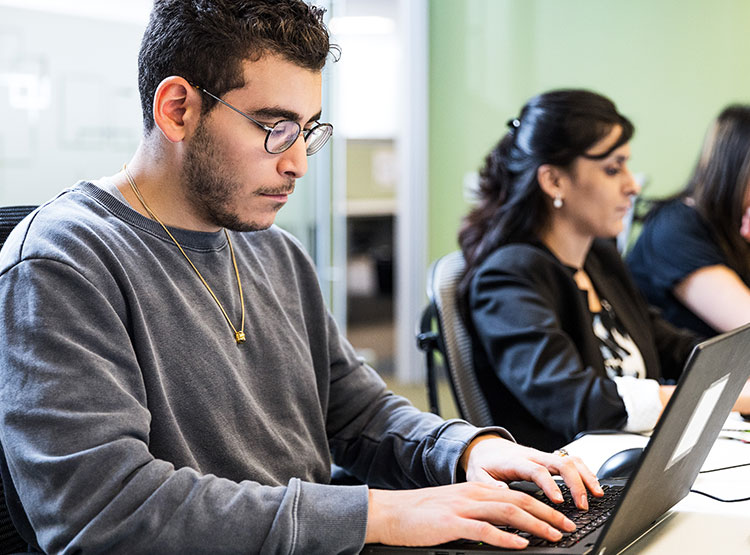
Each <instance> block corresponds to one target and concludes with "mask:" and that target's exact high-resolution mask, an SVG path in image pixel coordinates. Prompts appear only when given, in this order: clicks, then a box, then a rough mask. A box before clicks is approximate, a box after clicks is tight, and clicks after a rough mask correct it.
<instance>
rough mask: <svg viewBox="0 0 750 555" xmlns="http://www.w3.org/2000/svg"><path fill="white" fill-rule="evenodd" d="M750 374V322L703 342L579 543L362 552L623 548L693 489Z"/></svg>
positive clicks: (468, 554) (465, 554)
mask: <svg viewBox="0 0 750 555" xmlns="http://www.w3.org/2000/svg"><path fill="white" fill-rule="evenodd" d="M748 376H750V324H748V325H745V326H742V327H740V328H737V329H735V330H732V331H730V332H727V333H724V334H722V335H718V336H716V337H713V338H711V339H709V340H707V341H704V342H702V343H700V344H698V345H696V347H695V348H694V349H693V352H692V353H691V355H690V357H689V359H688V361H687V363H686V365H685V370H684V371H683V374H682V376H681V378H680V381H679V383H678V385H677V388H676V389H675V392H674V394H673V395H672V398H671V400H670V401H669V403H668V405H667V406H666V408H665V409H664V412H663V414H662V417H661V418H660V419H659V422H658V424H657V426H656V428H655V430H654V432H653V434H652V435H651V439H650V440H649V442H648V445H647V446H646V448H645V449H644V451H643V454H642V455H641V457H640V460H639V462H638V466H637V467H636V469H635V470H634V471H633V472H632V474H631V476H630V478H629V479H610V480H600V483H601V484H602V487H603V488H604V489H605V490H606V489H611V490H612V491H616V490H619V491H618V493H619V495H618V497H617V499H616V500H614V501H613V502H612V503H613V504H612V505H611V507H610V508H609V509H608V510H607V511H606V512H607V513H608V514H607V515H605V518H604V519H603V524H601V525H600V526H599V527H598V528H596V529H595V530H593V531H592V532H590V533H588V534H587V535H585V536H583V537H582V538H581V539H580V540H578V541H577V543H575V544H573V545H567V546H566V545H565V544H567V543H569V542H565V541H561V542H559V543H558V544H553V545H547V546H537V547H533V546H532V545H529V547H527V548H526V549H524V550H521V551H518V550H508V549H502V548H498V547H494V546H489V545H486V544H479V543H477V542H469V541H457V542H451V543H447V544H443V545H440V546H434V547H394V546H385V545H379V544H370V545H366V546H365V548H364V550H363V551H362V553H363V554H373V555H374V554H379V555H382V554H404V555H407V554H411V555H473V554H482V555H488V554H492V553H523V554H525V555H529V554H535V555H536V554H547V555H551V554H558V553H559V554H569V553H572V554H577V555H586V554H592V555H605V553H606V555H613V554H615V553H619V552H621V551H623V550H625V549H626V548H628V547H629V546H630V545H632V544H633V543H634V542H635V541H637V540H638V539H640V538H641V537H643V536H644V535H645V534H647V533H648V532H649V531H651V530H652V529H653V528H655V527H656V526H657V525H659V524H660V523H661V522H663V521H664V520H666V519H667V518H669V516H670V514H671V513H670V509H671V508H672V507H673V506H674V505H675V504H676V503H677V502H678V501H680V500H681V499H682V498H684V497H685V496H686V495H687V494H688V492H689V491H690V488H691V487H692V485H693V482H694V481H695V478H696V477H697V476H698V472H699V471H700V469H701V466H703V463H704V461H705V460H706V457H707V456H708V453H709V451H710V450H711V447H712V446H713V444H714V441H715V440H716V438H717V436H718V435H719V432H721V428H722V425H723V424H724V422H725V421H726V419H727V417H728V416H729V413H730V412H731V410H732V406H733V405H734V403H735V401H736V400H737V397H738V396H739V394H740V392H741V390H742V387H743V386H744V384H745V382H746V380H747V379H748ZM590 499H591V500H594V499H595V498H593V497H590ZM590 504H591V505H592V507H593V505H594V504H595V501H591V503H590ZM579 528H581V525H580V524H579ZM532 538H533V536H532ZM564 539H565V538H564ZM544 543H545V544H549V542H544Z"/></svg>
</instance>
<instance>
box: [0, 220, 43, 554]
mask: <svg viewBox="0 0 750 555" xmlns="http://www.w3.org/2000/svg"><path fill="white" fill-rule="evenodd" d="M35 208H36V206H2V207H0V248H2V246H3V245H4V244H5V240H6V239H7V238H8V235H10V232H11V231H12V230H13V228H14V227H16V225H17V224H18V223H19V222H20V221H21V220H22V219H24V217H26V215H27V214H29V213H30V212H31V211H32V210H34V209H35ZM0 471H1V472H0V474H2V480H0V555H7V554H9V553H25V552H28V551H29V544H28V543H27V542H26V540H24V539H23V538H22V537H21V535H20V534H19V533H18V530H17V529H16V526H15V524H14V522H13V520H12V519H11V516H10V511H9V510H8V503H7V501H6V498H5V490H6V487H5V484H6V483H10V482H9V480H10V476H9V474H8V468H7V465H6V463H5V456H4V453H3V451H2V448H1V447H0Z"/></svg>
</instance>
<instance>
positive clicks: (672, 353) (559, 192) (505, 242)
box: [459, 90, 698, 449]
mask: <svg viewBox="0 0 750 555" xmlns="http://www.w3.org/2000/svg"><path fill="white" fill-rule="evenodd" d="M508 126H509V130H508V132H507V133H506V134H505V136H504V137H503V138H502V139H501V140H500V142H499V143H498V144H497V146H496V147H495V148H494V149H493V150H492V152H490V154H489V155H488V156H487V158H486V161H485V166H484V168H483V169H482V171H481V176H480V177H481V179H480V191H479V202H478V204H477V206H476V207H475V208H474V209H473V210H472V211H471V212H470V213H469V214H468V216H467V217H466V219H465V221H464V225H463V227H462V229H461V232H460V234H459V242H460V245H461V249H462V251H463V254H464V258H465V260H466V270H465V274H464V276H463V279H462V281H461V282H460V284H459V303H460V306H461V308H462V311H463V315H464V318H465V320H466V322H467V325H468V327H469V330H470V333H471V335H472V339H473V346H474V357H475V365H476V371H477V375H478V379H479V381H480V383H481V384H482V388H483V391H484V393H485V395H486V397H487V399H488V401H489V404H490V406H491V410H492V412H493V416H494V418H495V420H496V421H497V422H503V423H505V424H506V425H507V426H508V427H509V429H510V430H512V431H513V434H514V435H515V436H516V438H517V439H518V441H520V442H522V443H526V444H530V445H534V446H536V447H541V448H545V449H554V448H557V447H560V446H561V445H563V444H565V443H567V442H569V441H570V440H571V439H572V438H573V437H574V436H575V435H576V434H577V433H578V432H581V431H583V430H594V429H605V428H606V429H611V428H615V429H622V430H628V431H645V430H649V429H651V428H652V427H653V426H654V424H655V423H656V421H657V419H658V418H659V415H660V414H661V411H662V409H663V407H664V405H665V404H666V401H667V400H668V398H669V396H670V395H671V392H672V389H673V386H669V385H664V384H665V381H666V380H670V379H676V378H677V377H678V376H679V373H680V371H681V370H682V367H683V364H684V362H685V360H686V359H687V357H688V355H689V353H690V350H691V349H692V347H693V345H694V344H695V343H696V341H697V339H698V338H697V336H695V335H693V334H692V333H688V332H685V331H681V330H678V329H676V328H674V327H673V326H671V325H670V324H668V323H667V322H665V321H663V320H661V319H660V318H659V317H657V316H656V315H655V313H653V312H652V311H650V310H649V308H648V306H647V305H646V303H645V301H644V300H643V299H642V297H641V296H640V293H639V292H638V290H637V288H636V286H635V284H634V283H633V281H632V279H631V277H630V275H629V273H628V271H627V268H626V267H625V265H624V263H623V261H622V260H621V257H620V254H619V252H618V251H617V249H616V247H615V242H614V240H613V238H614V237H615V236H616V235H617V234H618V233H619V232H620V231H621V230H622V228H623V221H622V220H623V217H624V216H625V215H626V213H627V212H628V210H629V208H630V205H631V196H632V195H634V194H637V193H638V192H639V186H638V184H637V183H636V181H635V179H634V178H633V175H632V174H631V172H630V170H629V169H628V166H627V162H628V159H629V157H630V146H629V144H628V141H629V140H630V138H631V136H632V134H633V125H632V124H631V123H630V121H628V119H627V118H625V117H624V116H622V115H620V114H619V113H618V112H617V109H616V107H615V105H614V104H613V103H612V102H611V101H610V100H608V99H607V98H605V97H603V96H601V95H599V94H596V93H593V92H590V91H585V90H558V91H552V92H547V93H545V94H541V95H539V96H537V97H535V98H532V99H531V100H530V101H529V102H528V103H527V104H526V105H525V106H524V108H523V110H522V111H521V114H520V115H519V116H518V118H516V119H513V120H511V121H510V122H508Z"/></svg>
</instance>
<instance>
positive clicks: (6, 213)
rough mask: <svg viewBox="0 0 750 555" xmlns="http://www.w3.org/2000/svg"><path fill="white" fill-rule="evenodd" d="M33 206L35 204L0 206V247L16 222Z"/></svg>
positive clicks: (31, 209)
mask: <svg viewBox="0 0 750 555" xmlns="http://www.w3.org/2000/svg"><path fill="white" fill-rule="evenodd" d="M35 208H36V206H0V248H2V246H3V244H5V240H6V239H7V238H8V235H10V232H11V231H13V228H14V227H16V225H18V222H20V221H21V220H23V219H24V218H25V217H26V216H27V215H28V214H29V213H31V212H32V211H33V210H34V209H35Z"/></svg>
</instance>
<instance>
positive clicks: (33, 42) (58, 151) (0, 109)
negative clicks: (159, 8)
mask: <svg viewBox="0 0 750 555" xmlns="http://www.w3.org/2000/svg"><path fill="white" fill-rule="evenodd" d="M6 3H7V2H6ZM27 3H28V4H29V5H35V3H34V2H27ZM37 3H38V2H37ZM57 4H58V5H60V4H66V3H65V2H57ZM84 4H85V3H84ZM101 4H106V2H102V3H101ZM79 6H80V4H79ZM132 6H133V9H132V10H131V12H130V18H129V20H126V21H124V22H123V21H114V20H112V19H110V18H108V17H107V18H105V17H104V16H103V15H102V16H101V17H97V18H94V17H90V16H83V15H71V14H61V13H49V12H43V11H39V10H38V9H20V8H15V7H9V6H7V5H0V204H2V205H6V204H29V203H41V202H43V201H45V200H46V199H48V198H50V197H52V196H53V195H55V194H56V193H57V192H59V191H60V190H62V189H64V188H65V187H68V186H70V185H72V184H73V183H75V182H76V181H77V180H79V179H83V178H96V177H100V176H102V175H109V174H112V173H115V172H116V171H117V170H118V169H119V168H120V167H121V166H122V164H123V162H125V161H126V160H128V159H129V158H130V156H131V155H132V153H133V151H134V150H135V148H136V146H137V144H138V140H139V138H140V135H141V115H140V113H141V112H140V103H139V100H138V90H137V54H138V47H139V44H140V39H141V35H142V33H143V29H144V26H145V16H144V14H143V11H142V10H141V11H139V10H138V9H137V6H138V4H137V3H133V4H132ZM136 14H139V15H138V17H136Z"/></svg>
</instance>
